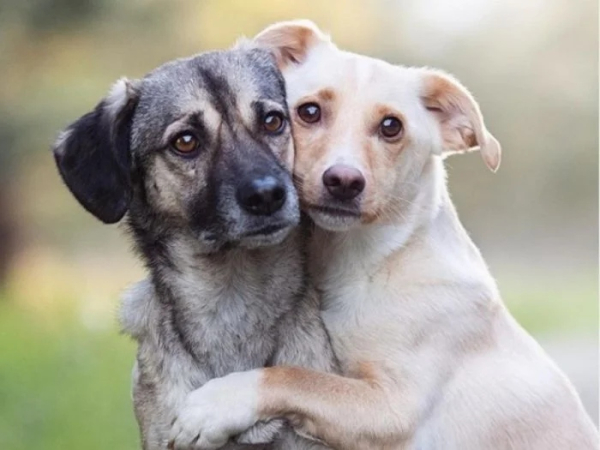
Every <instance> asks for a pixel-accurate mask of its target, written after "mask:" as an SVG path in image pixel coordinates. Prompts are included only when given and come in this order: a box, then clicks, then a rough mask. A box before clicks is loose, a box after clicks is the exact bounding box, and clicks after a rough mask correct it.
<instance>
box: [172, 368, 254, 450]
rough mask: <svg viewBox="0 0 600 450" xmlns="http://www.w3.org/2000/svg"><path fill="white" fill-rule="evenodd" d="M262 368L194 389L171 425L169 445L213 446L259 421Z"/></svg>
mask: <svg viewBox="0 0 600 450" xmlns="http://www.w3.org/2000/svg"><path fill="white" fill-rule="evenodd" d="M259 375H260V372H259V371H258V370H256V371H249V372H239V373H232V374H230V375H227V376H225V377H223V378H215V379H214V380H210V381H209V382H208V383H206V384H205V385H204V386H202V387H201V388H200V389H196V390H195V391H193V392H191V393H190V394H189V395H188V396H187V398H186V400H185V402H184V404H183V406H182V408H181V409H180V410H179V413H178V414H177V417H176V419H175V421H174V423H173V427H172V428H171V433H170V436H169V448H172V449H175V450H190V449H193V450H212V449H217V448H219V447H222V446H223V445H225V444H226V443H227V441H228V440H229V438H231V437H232V436H235V435H237V434H239V433H241V432H242V431H244V430H246V429H248V428H250V427H251V426H252V425H254V424H255V423H256V422H257V421H258V414H257V407H258V405H257V401H258V383H259Z"/></svg>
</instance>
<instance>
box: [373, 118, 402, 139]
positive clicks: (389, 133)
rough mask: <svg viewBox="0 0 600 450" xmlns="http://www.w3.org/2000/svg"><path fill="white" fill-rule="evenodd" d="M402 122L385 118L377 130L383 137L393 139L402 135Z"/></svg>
mask: <svg viewBox="0 0 600 450" xmlns="http://www.w3.org/2000/svg"><path fill="white" fill-rule="evenodd" d="M402 128H403V127H402V122H400V120H398V119H396V118H395V117H386V118H385V119H383V120H382V121H381V125H379V129H380V131H381V134H382V136H383V137H386V138H395V137H397V136H398V135H399V134H400V133H402Z"/></svg>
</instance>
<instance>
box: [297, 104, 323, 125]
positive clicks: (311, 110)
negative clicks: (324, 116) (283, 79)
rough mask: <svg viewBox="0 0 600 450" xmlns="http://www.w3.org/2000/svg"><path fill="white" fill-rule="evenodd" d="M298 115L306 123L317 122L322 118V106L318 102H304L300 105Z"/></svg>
mask: <svg viewBox="0 0 600 450" xmlns="http://www.w3.org/2000/svg"><path fill="white" fill-rule="evenodd" d="M298 115H299V116H300V118H301V119H302V120H303V121H305V122H306V123H315V122H318V121H319V120H320V119H321V108H320V107H319V105H317V104H316V103H304V104H303V105H300V106H299V107H298Z"/></svg>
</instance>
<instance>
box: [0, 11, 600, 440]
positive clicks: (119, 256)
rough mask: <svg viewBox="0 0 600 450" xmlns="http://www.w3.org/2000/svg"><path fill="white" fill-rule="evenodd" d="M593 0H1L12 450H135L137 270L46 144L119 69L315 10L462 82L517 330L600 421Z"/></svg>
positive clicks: (490, 255)
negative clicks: (492, 154)
mask: <svg viewBox="0 0 600 450" xmlns="http://www.w3.org/2000/svg"><path fill="white" fill-rule="evenodd" d="M597 8H598V5H597V2H594V1H578V2H573V1H569V0H527V1H522V0H503V1H502V2H500V1H494V0H453V1H445V0H440V1H436V0H414V1H401V0H372V1H368V2H367V1H358V0H328V1H324V0H316V1H315V0H303V1H291V0H272V1H246V0H232V1H229V0H228V1H223V0H219V1H217V0H210V1H209V0H206V1H192V0H179V1H175V0H170V1H167V0H165V1H159V0H129V1H118V0H95V1H82V0H27V1H23V0H0V448H2V449H7V450H21V449H23V450H25V449H27V450H31V449H44V450H54V449H56V450H59V449H60V450H70V449H86V450H95V449H98V450H100V449H106V448H110V449H113V450H120V449H134V448H136V447H137V446H138V437H137V428H136V425H135V422H134V418H133V414H132V410H131V404H130V396H129V377H130V375H129V374H130V369H131V365H132V362H133V358H134V352H135V348H134V345H133V343H132V342H130V341H129V339H128V338H126V337H124V336H121V335H119V331H118V324H117V320H116V310H117V307H118V296H119V293H120V291H121V290H122V289H123V288H124V287H126V286H127V285H128V284H129V283H131V282H134V281H136V280H138V279H140V278H141V277H142V276H143V270H142V268H141V265H140V263H139V262H138V261H136V259H135V258H134V257H133V256H132V254H131V252H130V243H129V242H128V241H127V239H126V238H125V237H124V236H123V233H122V230H119V229H118V227H114V226H113V227H109V226H103V225H101V224H100V223H99V222H97V221H96V220H95V219H94V218H93V217H91V216H90V215H89V214H87V213H85V212H84V211H83V209H81V208H80V207H79V206H78V205H77V203H76V202H75V200H74V199H73V198H72V197H71V196H70V195H69V193H68V192H67V190H66V188H65V187H64V186H63V185H62V184H61V181H60V179H59V177H58V175H57V172H56V170H55V167H54V163H53V160H52V158H51V154H50V152H49V147H50V145H51V143H52V142H53V139H54V138H55V137H56V134H57V131H58V130H59V129H61V128H62V127H64V126H65V125H67V124H68V123H69V122H70V121H72V120H74V119H76V118H77V117H79V116H80V115H81V114H83V113H85V112H87V111H88V110H90V109H91V108H92V107H93V106H94V105H95V103H96V102H97V101H98V100H99V99H100V98H101V96H103V95H104V94H105V93H106V92H107V90H108V88H109V86H110V85H111V83H112V82H113V81H114V80H116V79H117V78H118V77H120V76H122V75H127V76H129V77H139V76H142V75H143V74H144V73H145V72H147V71H149V70H150V69H152V68H154V67H155V66H157V65H159V64H161V63H163V62H164V61H166V60H169V59H172V58H175V57H179V56H186V55H189V54H192V53H196V52H199V51H202V50H205V49H212V48H224V47H227V46H229V45H231V44H232V43H233V42H234V41H235V39H236V38H238V37H239V36H240V35H247V36H252V35H254V34H255V33H256V32H258V31H259V30H261V29H262V28H263V27H264V26H266V25H267V24H269V23H271V22H273V21H276V20H282V19H289V18H304V17H305V18H310V19H313V20H314V21H316V22H317V23H318V24H319V25H320V26H321V27H322V28H323V29H325V30H329V31H330V32H331V33H332V35H333V36H334V38H335V40H336V41H337V42H338V44H339V45H340V46H343V47H345V48H347V49H351V50H354V51H357V52H362V53H368V54H370V55H373V56H376V57H381V58H385V59H388V60H390V61H392V62H395V63H401V64H409V65H427V66H434V67H441V68H444V69H446V70H448V71H450V72H452V73H454V74H455V75H456V76H457V77H458V78H459V79H461V80H462V81H463V82H464V83H465V84H466V85H467V86H468V87H469V88H470V89H471V90H472V92H473V93H474V94H475V95H476V97H477V98H478V99H479V101H480V103H481V107H482V110H483V111H484V115H485V117H486V121H487V124H488V126H489V128H490V129H491V130H492V132H493V133H494V134H495V135H496V137H497V138H498V139H499V140H500V141H501V142H502V144H503V148H504V156H503V163H502V167H501V170H500V171H499V172H498V173H497V174H496V175H492V174H491V173H489V172H488V171H487V170H486V169H485V167H484V165H483V164H482V162H481V160H480V158H479V156H478V155H468V156H461V157H455V158H453V159H449V160H448V161H447V163H448V167H449V183H450V188H451V192H452V195H453V198H454V200H455V202H456V204H457V207H458V210H459V213H460V215H461V217H462V220H463V222H464V224H465V226H466V227H467V229H468V230H469V231H470V233H471V235H472V236H473V239H474V240H475V242H476V243H477V244H478V245H479V246H480V247H481V249H482V251H483V253H484V255H485V257H486V259H487V261H488V263H489V265H490V266H491V269H492V271H493V273H494V274H495V275H496V277H497V279H498V282H499V285H500V288H501V291H502V293H503V297H504V299H505V301H506V303H507V304H508V306H509V308H510V309H511V311H512V312H513V314H514V315H515V316H516V317H517V318H518V320H519V321H520V322H521V323H522V324H523V325H524V326H525V327H526V328H527V329H528V330H529V331H530V332H531V333H532V334H534V335H535V336H536V337H537V338H538V339H539V340H540V342H541V343H542V345H544V347H546V349H547V350H548V351H549V352H550V354H551V355H552V356H553V357H554V358H556V360H557V361H558V362H559V364H560V365H561V366H562V367H563V369H564V370H565V371H566V372H567V373H568V374H569V376H570V377H571V379H572V380H573V381H574V383H575V384H576V386H577V389H578V390H579V392H580V394H581V396H582V398H583V400H584V403H585V404H586V407H587V408H588V410H589V412H590V414H591V415H592V416H593V418H594V420H597V419H598V404H597V400H598V190H597V188H598V177H597V174H598V28H597V20H598V10H597Z"/></svg>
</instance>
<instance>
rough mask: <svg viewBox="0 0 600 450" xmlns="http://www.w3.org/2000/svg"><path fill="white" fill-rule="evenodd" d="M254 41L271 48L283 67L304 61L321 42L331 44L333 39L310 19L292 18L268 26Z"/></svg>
mask: <svg viewBox="0 0 600 450" xmlns="http://www.w3.org/2000/svg"><path fill="white" fill-rule="evenodd" d="M254 42H256V43H257V44H259V45H260V46H262V47H266V48H269V49H271V51H273V53H274V54H275V58H276V59H277V65H278V66H279V68H280V69H283V68H284V67H286V66H287V65H288V64H290V63H292V64H299V63H302V62H303V61H304V60H305V59H306V55H307V54H308V52H309V50H311V49H312V48H313V47H315V46H317V45H318V44H321V43H329V44H331V39H330V38H329V36H327V35H326V34H325V33H323V32H322V31H321V30H320V29H319V27H317V26H316V25H315V24H314V23H313V22H311V21H310V20H291V21H287V22H278V23H275V24H273V25H270V26H268V27H267V28H265V29H264V30H263V31H261V32H260V33H258V34H257V35H256V37H255V38H254Z"/></svg>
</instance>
